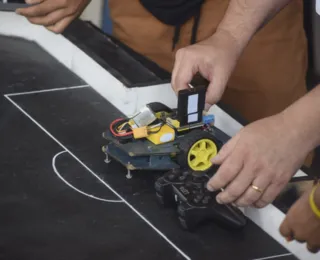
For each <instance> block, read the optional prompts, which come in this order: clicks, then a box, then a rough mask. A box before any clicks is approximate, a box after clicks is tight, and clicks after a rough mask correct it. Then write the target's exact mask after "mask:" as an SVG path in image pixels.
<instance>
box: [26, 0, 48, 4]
mask: <svg viewBox="0 0 320 260" xmlns="http://www.w3.org/2000/svg"><path fill="white" fill-rule="evenodd" d="M44 1H46V0H26V4H28V5H35V4H40V3H42V2H44Z"/></svg>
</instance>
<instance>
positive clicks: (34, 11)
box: [16, 1, 63, 18]
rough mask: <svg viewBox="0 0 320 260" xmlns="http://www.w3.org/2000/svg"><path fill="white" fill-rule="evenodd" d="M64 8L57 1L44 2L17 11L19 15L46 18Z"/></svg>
mask: <svg viewBox="0 0 320 260" xmlns="http://www.w3.org/2000/svg"><path fill="white" fill-rule="evenodd" d="M61 8H63V6H60V5H59V3H58V2H55V1H44V2H42V3H40V4H38V5H34V6H30V7H26V8H19V9H17V11H16V12H17V13H18V14H20V15H23V16H26V17H28V18H29V17H37V16H45V15H47V14H49V13H51V12H53V11H55V10H58V9H61Z"/></svg>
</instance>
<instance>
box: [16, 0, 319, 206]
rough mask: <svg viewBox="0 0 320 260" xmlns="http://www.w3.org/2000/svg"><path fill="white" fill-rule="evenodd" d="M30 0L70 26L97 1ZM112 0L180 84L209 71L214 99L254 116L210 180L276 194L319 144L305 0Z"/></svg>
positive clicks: (136, 41)
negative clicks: (308, 85) (308, 73)
mask: <svg viewBox="0 0 320 260" xmlns="http://www.w3.org/2000/svg"><path fill="white" fill-rule="evenodd" d="M26 2H27V3H28V4H37V5H35V6H31V7H28V8H23V9H18V10H17V13H18V14H20V15H23V16H25V17H26V18H27V19H28V20H29V21H30V22H31V23H34V24H38V25H43V26H45V27H46V28H48V29H49V30H51V31H53V32H55V33H61V32H62V31H63V30H64V29H65V28H66V27H67V26H68V25H69V24H70V23H71V22H72V21H73V20H74V19H75V18H76V17H78V16H79V15H80V14H81V12H82V11H83V10H84V8H85V7H86V6H87V5H88V3H89V2H90V1H89V0H69V1H65V0H26ZM108 3H109V8H110V15H111V19H112V22H113V34H114V35H115V36H116V37H117V38H118V39H119V40H121V41H122V42H123V43H125V44H126V45H128V46H129V47H131V48H132V49H133V50H135V51H137V52H138V53H140V54H142V55H144V56H146V57H148V58H149V59H151V60H152V61H154V62H156V63H157V64H158V65H159V66H161V67H162V68H164V69H166V70H167V71H169V72H172V87H173V89H174V90H175V91H176V92H177V91H179V90H181V89H185V88H188V83H189V82H190V81H191V80H192V78H193V77H194V76H195V75H196V74H197V73H200V74H201V75H202V77H204V78H205V79H206V80H207V81H209V86H208V90H207V95H206V107H207V108H209V107H210V106H212V105H214V104H216V102H218V101H220V100H222V101H223V102H224V103H225V104H227V105H229V106H231V107H232V108H233V109H234V110H236V111H238V112H239V113H240V114H241V115H242V116H243V117H244V118H245V119H247V120H248V121H249V122H250V124H249V125H248V126H246V127H244V128H243V129H242V130H241V131H240V132H239V133H238V134H237V135H236V136H235V137H234V138H232V139H231V141H230V142H229V143H228V144H227V145H225V146H224V147H223V148H222V150H221V152H220V153H219V154H218V156H217V157H215V158H214V160H213V163H214V164H219V165H220V167H219V170H218V172H217V173H216V174H215V175H214V177H213V178H212V179H211V180H210V182H209V183H208V189H211V190H214V189H216V190H217V189H220V188H225V189H224V191H223V192H221V193H220V194H219V195H218V196H217V200H218V202H220V203H231V202H234V203H235V204H237V205H239V206H252V205H253V206H256V207H264V206H266V205H267V204H269V203H271V202H272V201H273V200H274V199H275V197H276V196H277V195H278V194H279V193H280V192H281V190H282V189H283V188H284V187H285V185H286V184H287V183H288V181H289V179H290V178H291V177H292V175H293V174H294V173H295V172H296V170H298V168H299V167H300V166H301V165H302V164H303V162H304V161H305V159H306V158H307V157H308V154H309V153H310V152H311V151H312V149H313V148H314V147H315V145H316V143H317V136H316V135H317V134H315V132H314V131H315V129H314V127H315V126H317V124H315V123H313V121H312V120H314V119H317V118H318V115H319V113H318V112H319V111H318V110H319V107H320V106H318V107H317V105H316V104H315V99H317V98H318V97H317V95H318V94H319V88H318V89H316V90H315V91H313V92H312V93H310V94H308V95H306V96H305V94H306V93H307V88H306V83H305V77H306V70H307V43H306V37H305V31H304V27H303V6H302V0H261V1H256V0H229V1H221V0H193V1H190V0H170V1H160V0H109V1H108ZM308 102H309V103H308ZM309 110H311V111H313V112H312V113H309ZM318 129H319V128H318Z"/></svg>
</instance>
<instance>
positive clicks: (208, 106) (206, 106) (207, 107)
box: [204, 103, 211, 111]
mask: <svg viewBox="0 0 320 260" xmlns="http://www.w3.org/2000/svg"><path fill="white" fill-rule="evenodd" d="M210 108H211V105H210V104H208V103H206V104H205V105H204V110H205V111H208V110H209V109H210Z"/></svg>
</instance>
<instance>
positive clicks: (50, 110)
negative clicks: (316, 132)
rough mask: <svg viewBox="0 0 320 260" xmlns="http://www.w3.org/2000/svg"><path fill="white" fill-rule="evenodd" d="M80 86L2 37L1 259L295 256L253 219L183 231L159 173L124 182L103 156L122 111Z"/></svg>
mask: <svg viewBox="0 0 320 260" xmlns="http://www.w3.org/2000/svg"><path fill="white" fill-rule="evenodd" d="M85 85H86V82H84V81H83V80H82V79H80V78H79V77H77V76H76V75H74V74H73V73H72V72H71V71H69V70H68V69H67V68H65V67H64V66H63V65H61V64H60V63H59V62H57V61H56V60H55V59H54V58H53V57H51V56H50V55H48V54H47V53H46V52H45V51H44V50H43V49H41V48H40V47H39V46H37V45H36V44H35V43H34V42H28V41H26V40H22V39H18V38H11V37H4V36H0V94H1V95H0V136H1V145H0V168H1V171H0V259H6V260H11V259H15V260H29V259H32V260H38V259H39V260H40V259H46V260H51V259H52V260H53V259H55V260H58V259H59V260H60V259H61V260H62V259H68V260H69V259H79V260H82V259H83V260H84V259H97V260H99V259H186V258H187V257H190V258H191V259H237V260H250V259H251V260H253V259H263V258H264V257H270V256H276V255H279V257H274V258H273V259H284V260H287V259H288V260H289V259H290V260H291V259H296V258H295V257H294V256H292V255H291V254H290V253H289V252H288V251H287V250H286V249H285V248H283V247H282V246H281V245H280V244H278V243H277V242H276V241H275V240H273V239H272V238H271V237H270V236H268V235H267V234H266V233H265V232H263V231H262V230H261V229H260V227H258V226H256V225H255V224H254V223H252V222H249V224H248V226H247V227H246V228H245V229H244V230H242V231H238V232H234V231H228V230H225V229H222V228H221V227H219V226H217V225H215V224H210V225H206V226H203V227H200V228H199V229H198V230H197V231H195V232H193V233H190V232H186V231H183V230H182V229H181V228H180V226H179V225H178V223H177V218H176V214H175V212H174V211H172V210H167V209H163V208H161V207H159V205H158V204H157V202H156V198H155V193H154V189H153V185H154V180H155V179H156V178H157V177H158V173H153V172H138V173H136V174H135V175H134V178H132V179H130V180H129V179H126V178H125V175H126V170H125V169H124V168H123V167H122V166H121V165H119V164H117V163H116V162H112V163H110V164H105V163H104V154H103V153H102V151H101V147H102V145H104V140H103V139H102V137H101V133H102V132H103V130H104V129H105V128H106V127H107V126H108V125H109V123H110V122H111V120H113V119H115V118H117V117H119V116H120V112H119V111H118V110H117V109H116V108H114V107H113V106H112V105H111V104H110V103H109V102H108V101H107V100H105V99H104V98H102V97H101V96H100V95H99V94H97V93H96V92H95V91H94V90H93V89H92V88H91V87H89V86H87V87H86V86H85ZM77 86H82V87H79V88H70V89H68V88H69V87H77ZM106 87H109V88H112V86H108V84H106ZM57 88H58V89H59V88H61V90H54V91H44V92H37V93H25V92H28V91H38V90H50V89H57ZM21 92H23V93H21ZM14 93H18V94H17V95H12V94H14ZM19 93H20V94H19ZM71 186H72V187H71ZM76 189H77V190H76ZM81 192H82V193H81ZM88 195H93V196H95V198H92V197H89V196H88Z"/></svg>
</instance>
